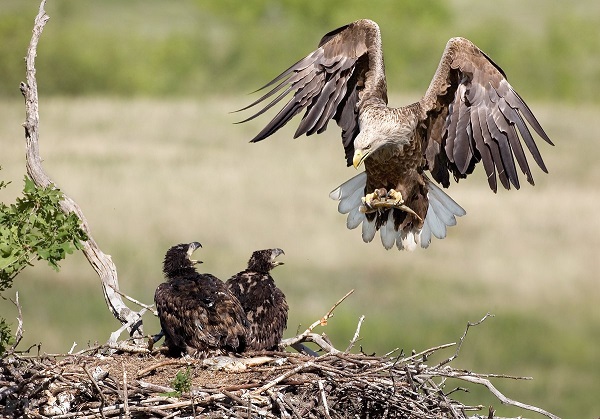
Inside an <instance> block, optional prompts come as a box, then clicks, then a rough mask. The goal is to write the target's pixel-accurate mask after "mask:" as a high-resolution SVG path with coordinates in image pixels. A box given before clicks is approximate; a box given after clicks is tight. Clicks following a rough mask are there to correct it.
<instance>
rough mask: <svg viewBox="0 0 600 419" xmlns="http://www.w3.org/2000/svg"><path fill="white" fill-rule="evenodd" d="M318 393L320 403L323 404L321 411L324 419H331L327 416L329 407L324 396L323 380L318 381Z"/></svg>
mask: <svg viewBox="0 0 600 419" xmlns="http://www.w3.org/2000/svg"><path fill="white" fill-rule="evenodd" d="M318 384H319V391H320V392H321V402H322V403H323V409H324V410H325V417H326V418H327V419H331V416H330V415H329V406H328V405H327V396H326V395H325V388H324V387H323V380H319V381H318Z"/></svg>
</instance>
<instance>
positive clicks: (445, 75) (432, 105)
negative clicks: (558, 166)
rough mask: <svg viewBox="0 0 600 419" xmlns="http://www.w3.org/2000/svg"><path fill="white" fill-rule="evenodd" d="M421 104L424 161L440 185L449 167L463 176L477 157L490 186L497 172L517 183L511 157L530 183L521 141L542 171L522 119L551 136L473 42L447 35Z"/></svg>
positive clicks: (504, 180)
mask: <svg viewBox="0 0 600 419" xmlns="http://www.w3.org/2000/svg"><path fill="white" fill-rule="evenodd" d="M420 104H421V109H422V110H423V112H424V113H423V114H422V116H421V118H422V120H423V122H424V125H423V126H424V129H425V130H426V132H425V133H424V134H423V138H424V141H425V144H424V145H423V147H424V150H425V156H426V159H427V164H428V166H429V170H430V171H431V174H432V176H433V177H434V179H435V180H436V181H438V182H439V183H441V184H442V185H443V186H445V187H447V186H449V183H450V182H449V173H452V174H453V175H454V178H455V179H456V180H458V179H460V178H464V177H466V176H467V175H468V174H470V173H471V172H472V171H473V170H474V168H475V165H476V164H477V162H479V161H482V162H483V167H484V169H485V172H486V175H487V177H488V183H489V185H490V188H491V189H492V190H493V191H494V192H496V190H497V178H499V179H500V182H501V183H502V185H503V186H504V187H505V188H506V189H510V184H512V185H513V186H514V187H515V188H517V189H518V188H519V187H520V185H519V179H518V175H517V168H516V165H515V159H516V161H517V164H518V166H519V168H520V169H521V171H522V172H523V173H524V174H525V175H526V177H527V180H528V182H529V183H531V184H532V185H533V183H534V182H533V176H532V175H531V170H530V168H529V164H528V162H527V158H526V156H525V152H524V150H523V145H522V143H525V145H526V146H527V148H528V149H529V152H530V153H531V155H532V156H533V159H534V160H535V162H536V163H537V164H538V166H539V167H540V168H541V169H542V170H543V171H544V172H547V169H546V166H545V164H544V161H543V160H542V156H541V155H540V152H539V151H538V148H537V146H536V143H535V141H534V139H533V136H532V134H531V132H530V130H529V128H528V126H527V124H529V126H531V127H532V128H533V130H534V131H535V132H536V133H537V134H538V135H539V136H540V137H541V138H542V139H544V141H546V142H547V143H549V144H551V145H552V142H551V141H550V138H548V136H547V135H546V133H545V132H544V130H543V128H542V127H541V125H540V123H539V122H538V121H537V119H536V118H535V116H534V115H533V113H532V112H531V110H530V109H529V107H528V106H527V104H526V103H525V102H524V101H523V99H521V97H520V96H519V94H518V93H517V92H515V91H514V89H513V88H512V86H511V85H510V84H509V83H508V81H507V79H506V75H505V74H504V72H503V71H502V69H501V68H500V67H498V66H497V65H496V64H495V63H494V62H493V61H492V60H491V59H490V58H489V57H488V56H487V55H485V54H484V53H483V52H482V51H481V50H480V49H479V48H477V47H476V46H475V45H474V44H473V43H472V42H470V41H468V40H466V39H464V38H452V39H450V41H448V44H447V45H446V49H445V51H444V54H443V55H442V59H441V61H440V64H439V66H438V69H437V71H436V73H435V76H434V77H433V80H432V81H431V84H430V86H429V88H428V90H427V93H426V94H425V96H424V97H423V99H421V102H420ZM526 122H527V123H526Z"/></svg>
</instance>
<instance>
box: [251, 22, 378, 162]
mask: <svg viewBox="0 0 600 419" xmlns="http://www.w3.org/2000/svg"><path fill="white" fill-rule="evenodd" d="M265 88H270V90H269V91H268V92H267V93H265V94H264V95H263V96H262V97H261V98H259V99H257V100H256V101H255V102H253V103H251V104H250V105H248V106H246V107H245V108H243V109H240V111H243V110H246V109H249V108H251V107H253V106H256V105H259V104H260V105H263V108H261V109H260V110H259V111H258V112H257V113H255V114H254V115H252V116H251V117H249V118H247V119H245V120H244V121H241V122H246V121H249V120H252V119H254V118H256V117H258V116H259V115H262V114H263V113H264V112H266V111H267V110H268V109H270V108H272V107H273V106H275V105H277V104H279V103H280V102H281V101H282V100H283V99H284V98H285V97H287V96H288V94H289V93H291V92H293V94H292V96H291V98H290V99H289V100H288V101H287V102H286V103H285V105H284V106H283V108H282V109H281V110H280V111H279V113H277V115H275V117H274V118H273V119H272V120H271V121H270V122H269V123H268V124H267V126H266V127H265V128H264V129H263V130H262V131H260V132H259V133H258V134H257V135H256V137H254V138H253V139H252V140H251V142H257V141H261V140H263V139H265V138H267V137H268V136H270V135H272V134H273V133H275V132H276V131H277V130H278V129H279V128H281V127H282V126H284V125H285V124H286V123H287V122H289V121H290V119H292V118H293V117H294V116H295V115H297V114H298V113H299V112H301V111H303V110H305V113H304V116H303V117H302V120H301V122H300V125H299V126H298V129H297V130H296V133H295V135H294V138H296V137H299V136H300V135H302V134H306V135H311V134H314V133H317V134H319V133H321V132H323V131H325V130H326V129H327V124H328V122H329V121H330V120H331V119H334V120H335V121H336V122H337V124H338V125H339V126H340V128H341V129H342V143H343V146H344V149H345V153H346V161H347V164H348V166H350V165H351V164H352V156H353V154H354V144H353V141H354V138H355V137H356V136H357V135H358V130H359V129H358V107H357V106H358V104H359V102H360V101H364V100H365V99H366V98H367V97H370V98H373V99H375V100H377V101H382V102H384V103H386V104H387V91H386V84H385V74H384V68H383V58H382V52H381V36H380V32H379V27H378V26H377V24H376V23H375V22H373V21H370V20H366V19H363V20H358V21H356V22H353V23H350V24H349V25H346V26H342V27H341V28H338V29H336V30H334V31H332V32H329V33H328V34H327V35H325V36H324V37H323V39H321V42H320V43H319V47H318V48H317V49H316V50H315V51H313V52H311V53H310V54H309V55H308V56H306V57H305V58H303V59H301V60H300V61H298V62H297V63H296V64H294V65H292V66H291V67H290V68H288V69H287V70H285V71H284V72H283V73H281V74H280V75H279V76H277V77H275V79H273V80H272V81H271V82H269V83H268V84H267V85H265V86H264V87H263V88H261V90H262V89H265ZM271 98H273V99H271ZM265 103H266V104H265Z"/></svg>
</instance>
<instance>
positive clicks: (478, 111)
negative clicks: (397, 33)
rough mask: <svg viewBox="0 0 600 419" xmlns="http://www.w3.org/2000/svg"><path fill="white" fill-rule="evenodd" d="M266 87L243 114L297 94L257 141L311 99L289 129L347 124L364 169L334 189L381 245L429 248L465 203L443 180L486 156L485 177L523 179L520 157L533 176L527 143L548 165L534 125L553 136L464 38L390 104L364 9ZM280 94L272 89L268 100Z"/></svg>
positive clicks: (463, 173)
mask: <svg viewBox="0 0 600 419" xmlns="http://www.w3.org/2000/svg"><path fill="white" fill-rule="evenodd" d="M264 88H270V90H269V91H268V92H267V93H266V94H265V95H264V96H262V97H261V98H259V99H258V100H256V101H255V102H253V103H252V104H250V105H248V106H247V107H245V108H242V109H240V111H243V110H246V109H248V108H251V107H253V106H255V105H258V104H264V103H265V101H267V102H268V103H267V104H266V105H264V107H263V108H262V109H260V110H259V111H258V112H257V113H256V114H254V115H252V116H251V117H249V118H248V119H246V120H244V121H242V122H246V121H249V120H252V119H254V118H256V117H257V116H259V115H261V114H263V113H264V112H265V111H266V110H268V109H270V108H271V107H273V106H275V105H277V104H278V103H280V102H281V101H282V99H283V98H284V97H286V96H287V94H288V93H290V92H293V95H292V96H291V99H290V100H289V101H288V102H287V103H285V105H284V106H283V107H282V109H281V110H280V111H279V113H277V115H276V116H275V117H274V118H273V119H272V120H271V121H270V122H269V123H268V124H267V126H266V127H265V128H264V129H263V130H262V131H260V132H259V133H258V134H257V135H256V137H254V138H253V139H252V140H251V142H257V141H261V140H263V139H265V138H267V137H268V136H270V135H272V134H274V133H275V132H276V131H277V130H278V129H280V128H281V127H282V126H283V125H285V124H286V123H287V122H288V121H290V119H292V117H294V116H295V115H296V114H297V113H299V112H300V111H303V110H306V112H305V114H304V116H303V117H302V120H301V121H300V125H299V126H298V129H297V131H296V134H295V136H294V138H296V137H298V136H300V135H302V134H306V135H311V134H314V133H317V134H319V133H321V132H323V131H325V129H326V128H327V124H328V122H329V121H330V120H331V119H334V120H335V121H336V122H337V124H338V126H339V127H340V128H341V130H342V144H343V146H344V150H345V155H346V162H347V165H348V166H350V165H353V166H354V167H355V168H358V167H359V166H360V165H361V164H362V163H364V166H365V172H363V173H360V174H359V175H357V176H355V177H353V178H352V179H350V180H348V181H347V182H345V183H344V184H342V185H341V186H340V187H338V188H337V189H335V190H334V191H333V192H332V193H331V194H330V197H331V198H332V199H335V200H339V201H340V203H339V206H338V210H339V211H340V212H341V213H343V214H348V219H347V226H348V228H351V229H352V228H356V227H358V226H359V225H360V224H361V223H362V238H363V240H364V241H365V242H370V241H371V240H372V239H373V237H374V236H375V233H376V231H377V230H380V234H381V241H382V243H383V245H384V246H385V248H386V249H389V248H391V247H392V246H393V245H394V243H395V244H396V246H397V247H398V248H399V249H410V250H412V249H414V248H416V247H417V246H418V245H420V246H421V247H424V248H426V247H428V246H429V243H430V241H431V235H433V236H435V237H437V238H439V239H441V238H444V237H445V235H446V227H447V226H452V225H454V224H456V218H455V217H456V216H462V215H464V214H465V211H464V210H463V209H462V208H461V207H460V206H459V205H458V204H457V203H456V202H454V201H453V200H452V198H450V197H449V196H448V195H446V193H444V192H443V191H442V190H441V189H440V188H439V187H438V186H437V185H436V184H435V183H433V182H432V181H431V180H430V179H429V177H428V175H427V174H426V172H427V171H428V172H429V175H430V176H431V177H432V178H433V179H434V180H435V181H436V182H438V183H439V184H441V185H442V186H443V187H448V186H449V185H450V175H452V176H453V177H454V179H455V181H457V182H458V181H459V180H460V179H462V178H465V177H467V175H469V174H471V173H472V172H473V170H474V168H475V166H476V165H477V163H478V162H480V161H481V162H482V163H483V167H484V169H485V173H486V175H487V178H488V183H489V186H490V188H491V189H492V190H493V191H494V192H496V190H497V179H500V183H501V184H502V186H504V188H506V189H510V187H511V184H512V185H513V186H514V187H515V188H516V189H519V187H520V184H519V177H518V175H517V167H516V165H515V160H516V163H517V165H518V166H519V168H520V170H521V171H522V172H523V173H524V174H525V175H526V177H527V181H528V182H529V183H531V184H532V185H533V184H534V182H533V176H532V174H531V170H530V168H529V164H528V161H527V158H526V156H525V152H524V150H523V145H522V143H525V145H526V146H527V148H528V149H529V152H530V153H531V155H532V156H533V159H534V160H535V162H536V163H537V165H538V166H539V167H540V168H541V169H542V170H543V171H544V172H546V173H547V169H546V166H545V164H544V162H543V160H542V157H541V155H540V152H539V151H538V148H537V146H536V143H535V141H534V139H533V136H532V134H531V132H530V130H529V128H528V125H527V124H526V122H525V121H527V123H528V124H529V126H530V127H532V128H533V130H534V131H535V132H536V133H537V134H538V135H539V136H540V137H541V138H542V139H543V140H544V141H546V142H547V143H549V144H551V145H553V144H552V142H551V141H550V138H549V137H548V136H547V135H546V133H545V132H544V130H543V128H542V127H541V125H540V123H539V122H538V121H537V119H536V118H535V116H534V115H533V113H532V112H531V110H530V109H529V107H528V106H527V105H526V104H525V102H524V101H523V99H521V97H520V96H519V94H518V93H517V92H516V91H515V90H513V88H512V86H511V85H510V84H509V83H508V81H507V79H506V75H505V74H504V72H503V71H502V69H501V68H500V67H499V66H498V65H496V64H495V63H494V62H493V61H492V60H491V58H490V57H488V56H487V55H486V54H485V53H484V52H482V51H481V50H480V49H479V48H477V47H476V46H475V45H474V44H473V43H472V42H470V41H469V40H467V39H464V38H452V39H450V40H449V41H448V43H447V45H446V49H445V50H444V53H443V54H442V58H441V60H440V63H439V66H438V68H437V71H436V72H435V74H434V76H433V79H432V80H431V83H430V85H429V88H428V89H427V91H426V92H425V95H424V96H423V98H422V99H421V100H419V101H418V102H416V103H413V104H410V105H408V106H403V107H400V108H390V107H388V105H387V102H388V99H387V87H386V80H385V71H384V65H383V53H382V49H381V36H380V32H379V27H378V26H377V24H376V23H375V22H373V21H370V20H366V19H363V20H358V21H356V22H353V23H350V24H348V25H346V26H342V27H341V28H338V29H336V30H334V31H332V32H329V33H328V34H326V35H325V36H324V37H323V39H321V42H320V43H319V46H318V48H317V49H316V50H315V51H313V52H311V53H310V54H309V55H308V56H306V57H305V58H303V59H301V60H300V61H298V62H297V63H296V64H294V65H292V66H291V67H290V68H288V69H287V70H285V71H284V72H283V73H281V74H280V75H279V76H277V77H276V78H275V79H274V80H272V81H271V82H269V83H268V84H267V85H265V86H264V87H263V89H264ZM272 97H274V98H273V99H270V98H272Z"/></svg>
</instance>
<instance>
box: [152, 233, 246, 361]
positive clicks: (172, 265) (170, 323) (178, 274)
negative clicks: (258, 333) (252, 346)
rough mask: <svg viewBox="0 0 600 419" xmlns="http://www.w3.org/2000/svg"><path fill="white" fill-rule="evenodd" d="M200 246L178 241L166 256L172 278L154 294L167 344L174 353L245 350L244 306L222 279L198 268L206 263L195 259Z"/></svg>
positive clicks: (189, 353) (167, 266) (167, 268)
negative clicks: (197, 265)
mask: <svg viewBox="0 0 600 419" xmlns="http://www.w3.org/2000/svg"><path fill="white" fill-rule="evenodd" d="M199 247H202V246H201V245H200V243H198V242H193V243H189V244H178V245H177V246H173V247H171V248H170V249H169V250H168V251H167V254H166V255H165V261H164V265H163V272H164V274H165V277H166V279H167V282H163V283H162V284H160V285H159V286H158V288H156V292H155V294H154V302H155V304H156V310H157V311H158V317H159V319H160V325H161V327H162V330H163V332H164V334H165V345H166V346H167V347H168V348H169V352H170V353H172V354H174V355H180V354H182V353H183V354H188V355H192V356H207V355H209V354H213V353H214V354H216V353H222V352H242V351H243V350H244V349H245V348H246V342H247V336H248V333H249V328H248V320H247V319H246V315H245V314H244V310H243V309H242V306H241V305H240V302H239V301H238V300H237V298H235V296H233V295H232V294H231V292H229V290H228V289H227V287H226V286H225V284H224V283H223V282H222V281H221V280H219V279H218V278H217V277H215V276H213V275H211V274H200V273H198V272H197V271H196V268H195V267H194V265H196V264H199V263H202V262H201V261H199V260H193V259H191V257H192V253H193V252H194V251H195V250H196V249H198V248H199Z"/></svg>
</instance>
